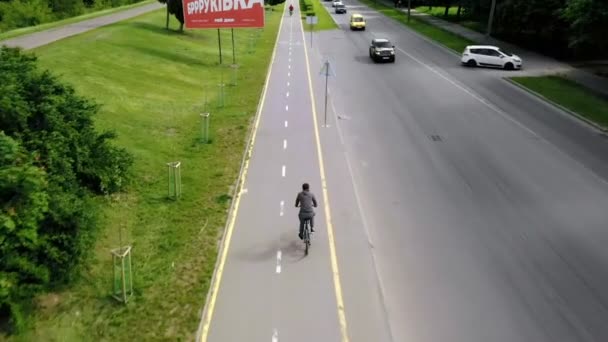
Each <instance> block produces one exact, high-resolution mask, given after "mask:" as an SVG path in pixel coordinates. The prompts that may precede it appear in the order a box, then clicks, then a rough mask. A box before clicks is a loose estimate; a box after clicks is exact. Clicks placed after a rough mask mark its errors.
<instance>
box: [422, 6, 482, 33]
mask: <svg viewBox="0 0 608 342" xmlns="http://www.w3.org/2000/svg"><path fill="white" fill-rule="evenodd" d="M416 12H419V13H426V14H430V15H432V16H434V17H437V18H439V19H443V20H447V21H451V22H454V23H457V24H459V25H462V26H464V27H466V28H468V29H471V30H473V31H477V32H482V33H484V32H485V29H486V27H485V25H484V24H483V23H480V22H478V21H473V20H470V19H469V18H466V17H464V16H463V17H460V18H458V16H457V13H458V6H452V7H450V9H449V11H448V16H447V18H446V17H445V16H444V14H445V7H431V8H430V9H429V7H428V6H418V7H416ZM461 14H463V15H464V13H461Z"/></svg>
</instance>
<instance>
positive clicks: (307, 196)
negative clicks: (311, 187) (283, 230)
mask: <svg viewBox="0 0 608 342" xmlns="http://www.w3.org/2000/svg"><path fill="white" fill-rule="evenodd" d="M298 205H300V212H301V213H307V214H308V213H314V212H315V211H314V209H313V207H316V206H317V199H316V198H315V195H314V194H313V193H312V192H310V191H307V190H304V191H302V192H300V193H299V194H298V197H297V198H296V207H297V206H298Z"/></svg>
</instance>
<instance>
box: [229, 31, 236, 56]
mask: <svg viewBox="0 0 608 342" xmlns="http://www.w3.org/2000/svg"><path fill="white" fill-rule="evenodd" d="M230 31H231V32H232V64H236V53H235V52H234V51H235V48H234V28H231V29H230Z"/></svg>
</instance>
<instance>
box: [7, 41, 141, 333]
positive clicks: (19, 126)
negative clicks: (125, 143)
mask: <svg viewBox="0 0 608 342" xmlns="http://www.w3.org/2000/svg"><path fill="white" fill-rule="evenodd" d="M98 109H99V106H98V105H96V104H95V103H93V102H91V101H90V100H88V99H85V98H82V97H80V96H78V95H76V93H75V91H74V89H73V88H71V87H70V86H67V85H64V84H62V83H61V82H60V81H59V80H58V79H57V78H56V77H55V76H53V75H51V74H50V73H49V72H48V71H40V70H38V69H37V67H36V58H35V57H34V56H33V55H29V54H22V53H21V51H20V50H18V49H11V48H8V47H2V48H1V49H0V128H2V131H0V254H1V255H2V256H3V257H2V259H1V260H0V321H2V317H1V316H2V315H4V316H5V317H4V318H6V316H9V317H10V318H9V323H10V325H11V327H12V328H13V329H16V328H19V327H20V326H22V322H21V321H20V317H24V315H23V313H22V311H23V310H24V309H23V308H24V306H23V305H24V303H28V299H29V298H31V296H32V295H33V294H35V293H36V292H38V291H41V290H44V289H47V288H49V287H51V286H53V285H56V284H61V283H65V282H67V281H69V280H70V279H71V277H72V276H73V275H74V274H75V272H76V270H77V267H76V266H78V264H79V262H80V261H81V260H82V259H83V258H85V257H86V256H87V254H88V251H89V250H90V249H91V246H92V244H93V243H94V239H95V233H96V222H97V221H96V210H95V206H94V205H93V202H92V196H93V195H94V194H110V193H114V192H117V191H121V190H123V189H124V187H125V186H126V183H127V180H128V174H129V173H128V171H129V169H130V166H131V164H132V157H131V156H130V155H129V154H128V153H127V152H126V151H125V150H124V149H119V148H116V147H114V146H112V145H111V144H110V141H111V139H112V138H113V137H114V134H113V133H111V132H103V133H101V134H100V133H98V132H96V131H95V128H94V122H93V116H94V115H95V114H96V112H97V111H98ZM4 256H7V257H4ZM25 307H26V308H27V306H25ZM5 320H6V319H5Z"/></svg>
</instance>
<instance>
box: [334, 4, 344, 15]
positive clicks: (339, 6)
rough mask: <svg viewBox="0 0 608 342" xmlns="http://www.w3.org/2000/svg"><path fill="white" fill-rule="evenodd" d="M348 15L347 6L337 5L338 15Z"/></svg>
mask: <svg viewBox="0 0 608 342" xmlns="http://www.w3.org/2000/svg"><path fill="white" fill-rule="evenodd" d="M344 13H346V5H343V4H337V5H336V14H344Z"/></svg>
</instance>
